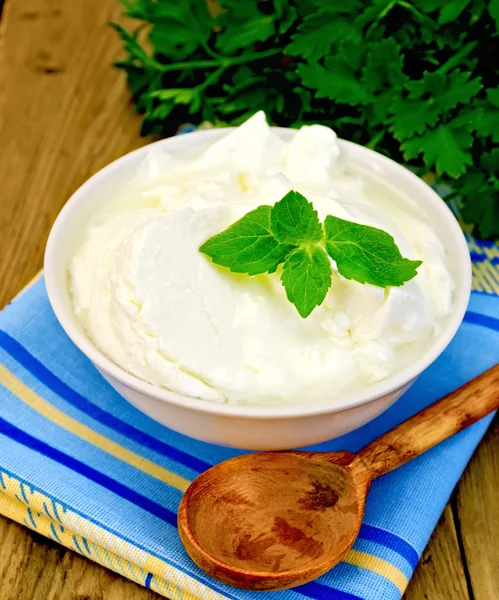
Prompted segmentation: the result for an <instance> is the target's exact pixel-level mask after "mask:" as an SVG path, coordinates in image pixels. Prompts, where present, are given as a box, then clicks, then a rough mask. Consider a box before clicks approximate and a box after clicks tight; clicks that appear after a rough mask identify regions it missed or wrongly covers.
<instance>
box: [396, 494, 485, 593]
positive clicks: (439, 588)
mask: <svg viewBox="0 0 499 600" xmlns="http://www.w3.org/2000/svg"><path fill="white" fill-rule="evenodd" d="M404 600H472V599H471V598H470V596H469V594H468V589H467V584H466V576H465V571H464V568H463V564H462V562H461V554H460V551H459V543H458V538H457V534H456V528H455V525H454V517H453V513H452V508H451V505H450V503H448V504H447V506H446V507H445V510H444V512H443V514H442V516H441V517H440V520H439V522H438V525H437V527H436V528H435V531H434V532H433V534H432V536H431V538H430V541H429V542H428V546H427V547H426V549H425V551H424V552H423V556H422V557H421V560H420V561H419V564H418V566H417V568H416V571H415V572H414V575H413V577H412V579H411V581H410V582H409V586H408V588H407V590H406V592H405V594H404ZM477 600H485V597H484V598H483V599H481V598H480V597H477Z"/></svg>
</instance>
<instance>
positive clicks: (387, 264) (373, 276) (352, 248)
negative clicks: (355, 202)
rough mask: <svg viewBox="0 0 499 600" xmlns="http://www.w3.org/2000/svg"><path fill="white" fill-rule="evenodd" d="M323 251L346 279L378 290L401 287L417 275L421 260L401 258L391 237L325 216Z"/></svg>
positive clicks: (372, 228) (368, 228)
mask: <svg viewBox="0 0 499 600" xmlns="http://www.w3.org/2000/svg"><path fill="white" fill-rule="evenodd" d="M324 227H325V230H326V250H327V252H328V254H329V256H330V257H331V258H332V259H333V260H334V261H335V262H336V266H337V267H338V272H339V273H340V275H343V277H345V278H346V279H355V281H359V282H360V283H370V284H371V285H376V286H379V287H386V286H389V285H390V286H400V285H402V284H403V283H405V282H406V281H409V279H412V278H413V277H415V276H416V275H417V271H416V269H417V268H418V267H419V266H420V265H421V264H422V263H421V261H420V260H409V259H407V258H403V257H402V255H401V254H400V250H399V249H398V247H397V245H396V244H395V241H394V239H393V237H392V236H391V235H390V234H388V233H386V231H382V230H381V229H377V228H376V227H370V226H368V225H359V224H358V223H352V222H351V221H345V220H344V219H340V218H338V217H332V216H331V215H328V216H327V217H326V220H325V221H324Z"/></svg>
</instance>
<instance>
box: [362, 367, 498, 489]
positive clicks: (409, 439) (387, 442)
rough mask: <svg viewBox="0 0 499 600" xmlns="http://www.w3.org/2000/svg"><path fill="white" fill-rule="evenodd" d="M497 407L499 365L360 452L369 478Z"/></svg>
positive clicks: (390, 469)
mask: <svg viewBox="0 0 499 600" xmlns="http://www.w3.org/2000/svg"><path fill="white" fill-rule="evenodd" d="M497 408H499V365H496V366H494V367H492V368H491V369H489V370H488V371H485V372H484V373H482V374H481V375H479V376H478V377H475V379H473V380H472V381H469V382H468V383H465V384H464V385H463V386H462V387H460V388H459V389H457V390H454V391H453V392H451V393H450V394H448V395H447V396H445V397H444V398H441V399H440V400H438V401H437V402H434V403H433V404H430V406H427V407H426V408H425V409H423V410H422V411H420V412H418V413H417V414H415V415H414V416H412V417H411V418H410V419H407V420H406V421H404V422H403V423H400V424H399V425H397V426H396V427H394V428H393V429H392V430H390V431H388V432H387V433H385V434H384V435H382V436H381V437H380V438H378V439H377V440H374V441H373V442H371V443H370V444H369V445H368V446H366V447H365V448H364V449H363V450H361V451H360V452H359V456H360V457H361V458H362V459H363V460H365V461H366V463H367V465H368V467H369V470H370V472H371V476H372V479H375V478H376V477H380V476H381V475H384V474H385V473H388V472H389V471H393V470H394V469H397V468H398V467H400V466H401V465H403V464H404V463H406V462H408V461H410V460H412V459H413V458H415V457H416V456H418V455H419V454H422V453H423V452H426V451H427V450H429V449H430V448H433V446H435V445H436V444H439V443H440V442H443V441H444V440H446V439H447V438H448V437H450V436H452V435H454V434H455V433H459V432H460V431H462V430H463V429H465V428H466V427H469V426H470V425H472V424H473V423H476V422H477V421H479V420H480V419H483V417H485V416H486V415H488V414H489V413H491V412H492V411H494V410H497Z"/></svg>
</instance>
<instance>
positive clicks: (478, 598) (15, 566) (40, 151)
mask: <svg viewBox="0 0 499 600" xmlns="http://www.w3.org/2000/svg"><path fill="white" fill-rule="evenodd" d="M179 1H180V0H179ZM0 5H1V0H0ZM118 18H119V8H118V3H117V0H6V2H5V6H4V10H3V15H2V19H1V22H0V27H1V29H0V42H1V45H0V48H1V64H0V73H1V75H0V119H1V121H0V232H1V235H0V256H1V257H2V259H1V261H0V306H3V305H4V304H5V303H6V302H7V301H8V300H9V299H10V298H11V297H12V296H13V295H14V294H16V293H17V292H18V291H19V290H20V289H21V288H22V287H23V286H24V285H25V284H26V283H27V282H28V281H29V280H30V279H31V278H32V277H33V276H34V275H35V274H36V273H37V272H38V271H39V269H40V268H41V267H42V260H43V249H44V246H45V241H46V239H47V234H48V231H49V229H50V226H51V224H52V222H53V221H54V219H55V217H56V215H57V213H58V211H59V210H60V208H61V207H62V205H63V204H64V202H65V201H66V200H67V199H68V197H69V196H70V195H71V193H72V192H73V191H74V190H76V188H77V187H78V186H79V185H81V184H82V183H83V181H85V179H87V178H88V177H89V176H90V175H91V174H92V173H94V172H95V171H97V170H98V169H100V168H101V167H103V166H104V165H105V164H107V163H109V162H111V161H112V160H114V159H115V158H117V157H119V156H121V155H122V154H125V153H126V152H129V151H130V150H133V149H134V148H137V147H138V146H141V145H143V144H145V143H147V142H148V141H149V140H147V139H141V138H140V137H139V135H138V131H139V118H138V117H137V115H136V114H135V113H134V111H133V108H132V107H131V106H130V102H129V95H128V93H127V91H126V88H125V83H124V78H123V75H122V74H121V73H119V72H117V71H116V70H113V69H112V68H111V67H110V64H111V63H112V61H113V60H114V59H115V58H116V57H117V56H118V55H119V51H120V48H119V44H118V42H117V39H116V36H115V34H114V33H113V32H112V31H111V30H110V29H109V28H108V26H107V23H108V21H109V20H111V19H118ZM498 494H499V424H498V422H497V420H496V422H495V425H493V426H492V428H491V429H490V430H489V432H488V434H487V435H486V437H485V439H484V440H483V442H482V444H481V445H480V447H479V449H478V450H477V452H476V453H475V456H474V457H473V459H472V461H471V463H470V465H469V466H468V468H467V469H466V471H465V473H464V475H463V477H462V479H461V481H460V483H459V485H458V486H457V489H456V490H455V492H454V494H453V496H452V498H451V501H450V502H449V504H448V505H447V507H446V508H445V511H444V514H443V515H442V518H441V519H440V522H439V524H438V526H437V529H436V531H435V533H434V534H433V536H432V538H431V540H430V543H429V545H428V547H427V549H426V551H425V553H424V555H423V558H422V560H421V562H420V564H419V566H418V568H417V570H416V573H415V575H414V577H413V579H412V581H411V583H410V585H409V588H408V590H407V592H406V594H405V596H404V598H405V599H406V600H424V599H427V600H473V599H475V600H495V599H498V598H499V543H498V541H497V540H498V539H499V503H498ZM0 598H1V600H103V599H104V600H145V599H146V598H147V599H151V600H152V599H153V598H159V596H157V595H156V594H155V593H153V592H151V591H148V590H146V589H144V588H141V587H139V586H138V585H135V584H134V583H131V582H129V581H127V580H125V579H123V578H121V577H119V576H117V575H115V574H114V573H111V572H110V571H107V570H106V569H104V568H102V567H100V566H97V565H96V564H94V563H91V562H90V561H87V560H85V559H83V558H81V557H80V556H79V555H76V554H74V553H73V552H71V551H70V550H66V549H65V548H63V547H61V546H58V545H56V544H55V543H53V542H51V541H50V540H47V539H45V538H42V537H40V536H39V535H37V534H35V533H33V532H31V531H29V530H27V529H25V528H23V527H21V526H19V525H17V524H15V523H12V522H10V521H8V520H6V519H4V518H1V517H0ZM380 600H383V599H381V598H380Z"/></svg>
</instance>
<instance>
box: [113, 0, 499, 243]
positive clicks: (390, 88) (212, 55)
mask: <svg viewBox="0 0 499 600" xmlns="http://www.w3.org/2000/svg"><path fill="white" fill-rule="evenodd" d="M122 3H123V5H124V7H125V14H126V15H127V16H129V17H131V18H133V19H138V20H139V21H141V23H140V24H139V25H138V26H137V27H136V28H135V29H134V30H133V31H128V30H126V29H124V28H123V27H121V26H119V25H116V24H115V25H114V27H115V28H116V29H117V30H118V32H119V34H120V36H121V39H122V41H123V44H124V48H125V51H126V53H127V56H126V58H125V59H124V60H121V61H119V62H118V63H116V65H117V66H118V67H119V68H122V69H124V70H125V71H126V73H127V76H128V82H129V85H130V88H131V92H132V96H133V100H134V102H135V104H136V107H137V110H138V111H139V112H141V113H143V115H144V120H143V126H142V133H143V134H144V135H146V134H149V133H157V134H163V135H164V134H166V135H168V134H172V133H174V132H175V131H176V129H177V128H178V126H179V125H181V124H183V123H186V122H190V123H194V124H198V123H201V122H203V121H211V122H212V123H214V124H216V125H223V124H238V123H240V122H242V121H243V120H245V119H246V118H248V117H249V116H250V115H251V114H253V113H254V112H256V111H257V110H259V109H262V110H264V111H265V112H266V113H267V115H268V117H269V118H270V120H271V121H272V122H273V123H275V124H276V125H281V126H292V127H298V126H301V125H303V124H306V123H317V122H318V123H322V124H324V125H327V126H330V127H332V128H333V129H335V131H336V132H337V133H338V135H339V136H340V137H343V138H345V139H349V140H352V141H354V142H357V143H360V144H363V145H366V146H368V147H370V148H374V149H376V150H378V151H379V152H382V153H383V154H386V155H387V156H390V157H392V158H394V159H395V160H397V161H398V162H404V163H408V164H409V165H411V166H413V167H414V168H415V169H416V170H417V172H418V173H419V174H421V175H424V174H425V173H426V172H433V173H435V174H436V175H437V177H438V178H439V181H442V182H444V183H447V184H449V185H450V186H451V188H452V190H453V192H452V194H451V195H452V196H455V195H459V196H460V197H461V198H462V202H463V207H462V211H463V217H464V219H465V220H467V221H468V222H471V223H474V224H475V225H476V227H475V230H474V232H475V233H476V234H477V235H480V236H481V237H494V236H499V70H498V64H499V61H498V57H499V0H334V1H330V2H326V1H324V0H261V1H257V0H181V1H179V0H122Z"/></svg>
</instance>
